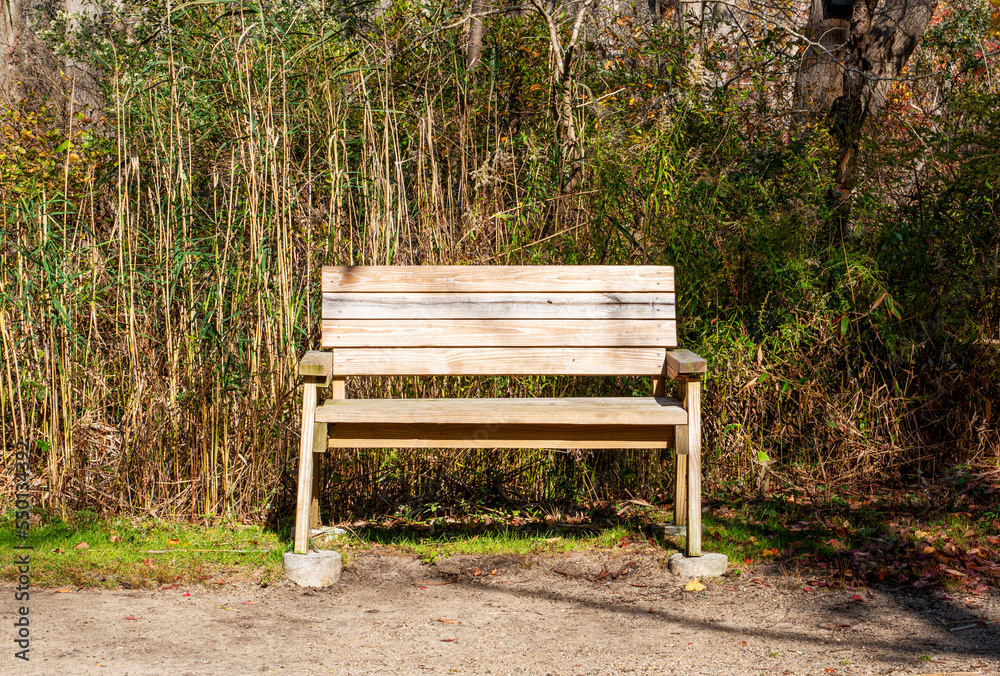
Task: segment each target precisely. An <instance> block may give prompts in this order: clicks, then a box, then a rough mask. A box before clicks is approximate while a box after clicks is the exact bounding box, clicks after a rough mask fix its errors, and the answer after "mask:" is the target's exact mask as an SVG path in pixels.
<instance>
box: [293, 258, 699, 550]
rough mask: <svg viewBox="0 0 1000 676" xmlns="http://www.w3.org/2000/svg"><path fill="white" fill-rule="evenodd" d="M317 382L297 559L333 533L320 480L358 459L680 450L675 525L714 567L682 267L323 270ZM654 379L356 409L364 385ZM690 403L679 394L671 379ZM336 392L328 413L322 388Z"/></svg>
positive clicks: (387, 402) (305, 427)
mask: <svg viewBox="0 0 1000 676" xmlns="http://www.w3.org/2000/svg"><path fill="white" fill-rule="evenodd" d="M322 288H323V313H322V317H323V319H322V346H323V347H325V348H330V351H327V352H318V351H310V352H308V353H307V354H306V355H305V357H304V358H303V359H302V361H301V363H300V365H299V373H300V375H302V376H303V377H304V379H305V385H304V390H303V400H302V401H303V403H302V442H301V449H300V456H299V484H298V501H297V505H296V515H295V552H296V553H299V554H304V553H306V552H307V551H308V548H309V535H310V528H311V526H312V525H315V524H317V523H318V503H317V502H316V501H315V500H314V497H313V493H314V490H315V488H314V481H315V479H316V477H315V476H314V473H313V467H314V464H315V461H316V460H318V457H316V456H317V455H318V454H320V453H323V452H324V451H325V450H326V448H327V445H328V439H329V440H332V441H331V442H329V443H331V445H333V446H335V447H345V448H412V447H431V448H435V447H436V448H554V449H568V448H583V449H585V448H650V449H657V448H670V447H673V448H674V449H675V451H676V453H675V458H676V469H677V479H676V485H675V501H674V523H675V525H676V526H687V528H686V531H687V538H686V554H687V555H688V556H700V555H701V380H700V374H701V373H702V372H704V371H705V370H706V367H705V361H704V360H703V359H701V358H700V357H698V356H697V355H695V354H694V353H692V352H689V351H687V350H676V351H668V348H673V347H676V346H677V330H676V326H677V318H676V314H677V311H676V307H677V306H676V302H675V295H674V270H673V268H671V267H667V266H412V267H407V266H371V267H325V268H323V284H322ZM392 375H405V376H431V375H590V376H598V375H633V376H650V377H651V379H652V392H650V395H651V396H648V397H595V398H569V397H566V398H554V399H542V398H537V399H347V397H346V390H345V380H344V379H345V378H347V377H348V376H392ZM668 378H669V379H672V380H674V381H675V382H676V398H670V397H667V396H665V392H666V389H665V388H666V382H665V381H666V379H668ZM327 386H332V394H331V398H330V399H328V400H327V401H326V402H325V403H324V404H323V405H321V406H317V389H318V388H320V387H327Z"/></svg>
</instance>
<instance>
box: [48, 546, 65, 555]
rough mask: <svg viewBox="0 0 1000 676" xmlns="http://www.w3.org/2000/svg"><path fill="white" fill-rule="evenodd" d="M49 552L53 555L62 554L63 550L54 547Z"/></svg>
mask: <svg viewBox="0 0 1000 676" xmlns="http://www.w3.org/2000/svg"><path fill="white" fill-rule="evenodd" d="M51 551H52V553H53V554H62V553H63V550H61V549H59V548H58V547H56V548H55V549H53V550H51Z"/></svg>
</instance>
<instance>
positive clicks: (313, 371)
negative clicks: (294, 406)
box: [299, 350, 333, 387]
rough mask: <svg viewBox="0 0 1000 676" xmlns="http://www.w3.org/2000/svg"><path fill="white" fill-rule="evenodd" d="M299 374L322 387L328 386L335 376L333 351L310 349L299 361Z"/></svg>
mask: <svg viewBox="0 0 1000 676" xmlns="http://www.w3.org/2000/svg"><path fill="white" fill-rule="evenodd" d="M299 375H300V376H303V377H304V378H305V379H306V381H307V382H311V383H315V384H316V385H319V386H320V387H326V386H328V385H329V384H330V380H331V379H332V378H333V353H332V352H320V351H318V350H309V351H308V352H306V354H305V356H304V357H302V360H301V361H299Z"/></svg>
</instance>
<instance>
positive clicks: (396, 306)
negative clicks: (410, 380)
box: [323, 293, 676, 321]
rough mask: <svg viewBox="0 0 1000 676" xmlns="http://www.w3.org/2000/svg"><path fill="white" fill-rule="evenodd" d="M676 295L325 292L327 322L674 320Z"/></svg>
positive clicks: (324, 316)
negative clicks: (344, 320) (357, 320)
mask: <svg viewBox="0 0 1000 676" xmlns="http://www.w3.org/2000/svg"><path fill="white" fill-rule="evenodd" d="M675 310H676V308H675V306H674V294H672V293H324V294H323V319H396V320H401V321H405V320H409V319H673V318H674V317H675Z"/></svg>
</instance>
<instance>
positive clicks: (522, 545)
mask: <svg viewBox="0 0 1000 676" xmlns="http://www.w3.org/2000/svg"><path fill="white" fill-rule="evenodd" d="M336 544H339V545H340V547H342V548H343V549H345V550H347V551H352V550H355V551H359V550H365V549H370V548H372V547H373V546H381V547H387V548H389V549H391V550H394V551H396V552H399V553H402V554H410V555H413V556H416V557H417V558H419V559H421V560H423V561H426V562H428V563H432V562H434V561H437V560H438V559H442V558H447V557H449V556H453V555H456V554H486V555H514V556H526V555H528V554H545V553H556V554H558V553H565V552H572V551H580V550H600V549H612V548H616V547H621V546H622V545H623V544H624V545H625V546H632V547H635V546H648V547H652V546H654V545H652V544H650V543H649V542H648V540H647V538H646V536H645V535H644V534H643V533H642V532H641V530H640V528H639V527H638V526H637V524H635V523H631V524H618V525H613V526H609V527H607V528H598V527H594V528H584V529H573V530H572V531H570V530H567V529H565V528H562V529H561V528H549V527H547V526H544V525H528V526H526V527H510V526H506V525H502V526H499V527H497V528H495V529H492V530H488V531H484V532H481V533H476V534H473V533H472V532H471V531H470V530H468V529H460V530H448V531H444V532H441V533H437V534H434V535H431V534H429V533H427V532H422V530H420V529H417V528H412V527H406V528H392V527H388V528H382V527H377V526H370V527H365V528H363V529H361V530H359V531H356V532H354V533H352V534H350V535H347V536H344V537H343V538H341V539H340V541H339V543H336Z"/></svg>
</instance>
